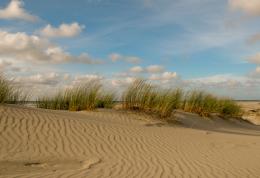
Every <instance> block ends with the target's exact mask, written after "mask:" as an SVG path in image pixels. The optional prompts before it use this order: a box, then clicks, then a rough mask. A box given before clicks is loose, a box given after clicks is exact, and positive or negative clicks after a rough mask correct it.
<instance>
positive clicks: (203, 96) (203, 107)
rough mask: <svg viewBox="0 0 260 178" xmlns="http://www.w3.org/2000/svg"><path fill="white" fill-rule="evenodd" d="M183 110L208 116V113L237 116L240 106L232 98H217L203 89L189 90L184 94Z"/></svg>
mask: <svg viewBox="0 0 260 178" xmlns="http://www.w3.org/2000/svg"><path fill="white" fill-rule="evenodd" d="M183 110H184V111H186V112H194V113H198V114H199V115H200V116H204V117H208V116H209V115H210V113H218V114H220V115H222V116H231V117H239V116H240V115H241V113H242V110H241V107H240V106H239V105H238V104H237V103H236V102H235V101H233V100H232V99H227V98H219V97H216V96H213V95H211V94H209V93H207V92H204V91H191V92H188V93H187V94H186V97H185V99H184V102H183Z"/></svg>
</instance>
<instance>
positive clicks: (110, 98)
mask: <svg viewBox="0 0 260 178" xmlns="http://www.w3.org/2000/svg"><path fill="white" fill-rule="evenodd" d="M114 101H115V94H114V93H113V92H102V94H99V95H98V99H97V103H96V107H97V108H113V105H114Z"/></svg>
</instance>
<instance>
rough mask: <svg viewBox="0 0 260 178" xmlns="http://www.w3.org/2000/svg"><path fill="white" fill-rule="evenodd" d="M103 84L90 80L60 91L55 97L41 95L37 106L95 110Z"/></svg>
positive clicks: (56, 108)
mask: <svg viewBox="0 0 260 178" xmlns="http://www.w3.org/2000/svg"><path fill="white" fill-rule="evenodd" d="M100 89H101V85H100V83H99V82H96V81H90V82H87V83H86V84H84V85H80V86H76V87H73V88H71V89H67V90H65V91H59V92H58V93H57V94H56V95H54V96H53V97H40V98H38V100H37V107H38V108H44V109H54V110H70V111H81V110H94V109H95V108H96V107H97V103H98V99H99V95H100Z"/></svg>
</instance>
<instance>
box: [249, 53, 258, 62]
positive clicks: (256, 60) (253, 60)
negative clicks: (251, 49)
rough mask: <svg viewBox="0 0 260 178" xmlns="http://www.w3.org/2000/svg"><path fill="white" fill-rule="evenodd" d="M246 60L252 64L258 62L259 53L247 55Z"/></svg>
mask: <svg viewBox="0 0 260 178" xmlns="http://www.w3.org/2000/svg"><path fill="white" fill-rule="evenodd" d="M247 60H248V61H249V62H251V63H254V64H260V53H257V54H255V55H253V56H250V57H248V58H247Z"/></svg>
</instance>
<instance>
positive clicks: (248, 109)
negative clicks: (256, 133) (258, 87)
mask: <svg viewBox="0 0 260 178" xmlns="http://www.w3.org/2000/svg"><path fill="white" fill-rule="evenodd" d="M238 104H239V105H241V106H242V108H243V110H244V111H245V113H244V115H243V118H244V119H246V120H248V121H250V122H252V123H253V124H255V125H260V101H239V102H238Z"/></svg>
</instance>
